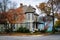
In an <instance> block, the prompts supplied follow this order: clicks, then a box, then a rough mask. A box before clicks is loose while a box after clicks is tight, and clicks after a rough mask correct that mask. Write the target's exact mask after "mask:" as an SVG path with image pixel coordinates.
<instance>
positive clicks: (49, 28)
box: [38, 16, 53, 31]
mask: <svg viewBox="0 0 60 40" xmlns="http://www.w3.org/2000/svg"><path fill="white" fill-rule="evenodd" d="M44 18H45V21H44V20H43V19H44ZM39 22H40V23H43V24H39V26H38V29H39V30H40V31H41V30H45V29H47V31H52V28H53V19H52V16H43V17H39Z"/></svg>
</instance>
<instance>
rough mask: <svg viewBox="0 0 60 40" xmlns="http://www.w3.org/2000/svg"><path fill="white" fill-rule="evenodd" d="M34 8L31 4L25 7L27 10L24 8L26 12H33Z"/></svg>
mask: <svg viewBox="0 0 60 40" xmlns="http://www.w3.org/2000/svg"><path fill="white" fill-rule="evenodd" d="M35 10H36V9H35V8H34V7H32V6H31V5H29V6H28V7H27V10H26V12H35Z"/></svg>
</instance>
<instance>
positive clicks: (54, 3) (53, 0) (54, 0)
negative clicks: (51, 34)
mask: <svg viewBox="0 0 60 40" xmlns="http://www.w3.org/2000/svg"><path fill="white" fill-rule="evenodd" d="M59 5H60V0H48V2H47V3H40V4H39V6H37V8H38V9H40V10H41V12H42V13H45V14H46V15H47V16H52V18H53V31H54V30H55V29H54V20H55V17H56V18H58V11H59V9H60V6H59Z"/></svg>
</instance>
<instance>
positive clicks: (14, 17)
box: [7, 7, 25, 23]
mask: <svg viewBox="0 0 60 40" xmlns="http://www.w3.org/2000/svg"><path fill="white" fill-rule="evenodd" d="M7 19H8V21H9V23H21V22H23V21H24V19H25V14H24V12H23V7H19V8H17V9H10V10H9V11H8V14H7Z"/></svg>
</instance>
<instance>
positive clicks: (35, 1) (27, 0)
mask: <svg viewBox="0 0 60 40" xmlns="http://www.w3.org/2000/svg"><path fill="white" fill-rule="evenodd" d="M1 1H2V0H0V2H1ZM10 1H12V2H16V3H17V7H19V6H20V3H23V5H31V6H33V7H35V8H36V5H39V3H42V2H47V1H48V0H10ZM36 9H37V8H36ZM36 12H37V13H38V14H39V11H38V10H36Z"/></svg>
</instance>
